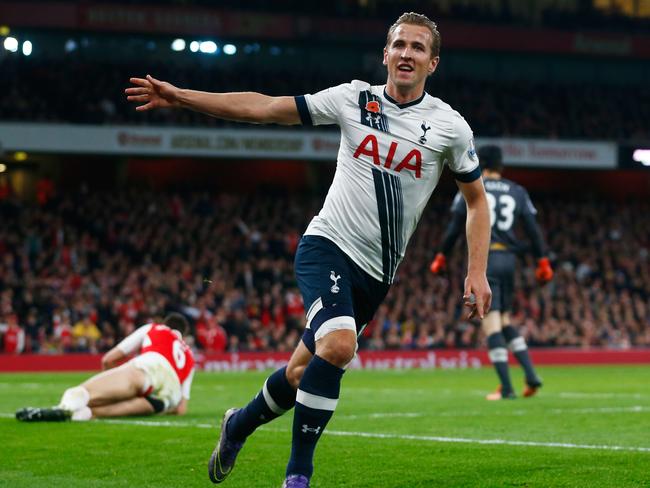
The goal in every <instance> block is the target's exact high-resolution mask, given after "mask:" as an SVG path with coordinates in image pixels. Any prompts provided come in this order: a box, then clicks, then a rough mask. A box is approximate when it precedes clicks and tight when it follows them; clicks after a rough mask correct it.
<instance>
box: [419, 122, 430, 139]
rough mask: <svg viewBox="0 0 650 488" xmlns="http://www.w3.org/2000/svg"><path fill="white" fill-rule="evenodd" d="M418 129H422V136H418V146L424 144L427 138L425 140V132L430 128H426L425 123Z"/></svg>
mask: <svg viewBox="0 0 650 488" xmlns="http://www.w3.org/2000/svg"><path fill="white" fill-rule="evenodd" d="M420 128H421V129H422V132H423V134H422V135H421V136H420V144H424V143H425V142H427V138H426V135H427V131H428V130H429V129H431V127H427V124H426V122H422V125H421V126H420Z"/></svg>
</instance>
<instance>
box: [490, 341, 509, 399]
mask: <svg viewBox="0 0 650 488" xmlns="http://www.w3.org/2000/svg"><path fill="white" fill-rule="evenodd" d="M487 343H488V348H489V351H488V355H489V356H490V361H491V362H492V364H493V365H494V369H495V370H496V372H497V375H498V376H499V381H501V394H502V395H503V396H506V395H509V394H510V393H512V392H513V390H512V383H510V371H509V370H508V349H506V341H505V339H504V338H503V334H502V333H501V332H495V333H494V334H491V335H490V336H489V337H488V338H487Z"/></svg>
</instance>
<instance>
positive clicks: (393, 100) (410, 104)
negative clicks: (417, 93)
mask: <svg viewBox="0 0 650 488" xmlns="http://www.w3.org/2000/svg"><path fill="white" fill-rule="evenodd" d="M426 94H427V92H425V91H423V92H422V96H421V97H419V98H416V99H415V100H411V101H410V102H406V103H399V102H398V101H397V100H395V99H394V98H393V97H391V96H390V95H389V94H388V93H387V92H386V87H384V98H385V99H386V100H388V101H389V102H390V103H392V104H394V105H397V108H408V107H411V106H413V105H417V104H418V103H420V102H421V101H422V100H424V97H425V95H426Z"/></svg>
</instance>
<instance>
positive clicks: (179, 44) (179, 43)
mask: <svg viewBox="0 0 650 488" xmlns="http://www.w3.org/2000/svg"><path fill="white" fill-rule="evenodd" d="M184 49H185V39H174V40H173V41H172V51H183V50H184Z"/></svg>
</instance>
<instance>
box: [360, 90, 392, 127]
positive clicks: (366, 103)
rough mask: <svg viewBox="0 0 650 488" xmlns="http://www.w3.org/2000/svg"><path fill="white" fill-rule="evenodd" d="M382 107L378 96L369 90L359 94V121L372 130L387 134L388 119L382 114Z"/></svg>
mask: <svg viewBox="0 0 650 488" xmlns="http://www.w3.org/2000/svg"><path fill="white" fill-rule="evenodd" d="M383 110H384V106H383V104H382V102H381V98H380V97H379V95H375V94H374V93H372V92H371V91H370V90H365V91H362V92H360V93H359V111H360V115H361V117H360V119H359V122H361V123H362V124H363V125H365V126H367V127H370V128H372V129H376V130H380V131H382V132H388V119H387V118H386V115H385V114H384V113H382V112H383Z"/></svg>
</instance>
